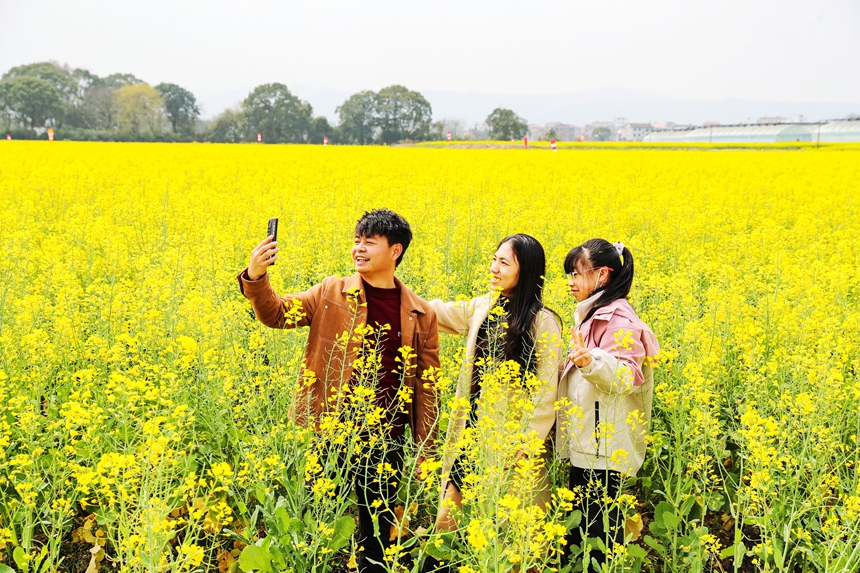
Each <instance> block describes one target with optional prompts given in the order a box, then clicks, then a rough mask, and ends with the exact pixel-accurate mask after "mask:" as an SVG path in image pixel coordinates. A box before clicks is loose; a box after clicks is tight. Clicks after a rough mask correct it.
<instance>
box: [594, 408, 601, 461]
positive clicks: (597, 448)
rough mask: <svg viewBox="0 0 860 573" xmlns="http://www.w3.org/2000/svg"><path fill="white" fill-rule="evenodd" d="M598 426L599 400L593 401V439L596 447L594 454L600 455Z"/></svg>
mask: <svg viewBox="0 0 860 573" xmlns="http://www.w3.org/2000/svg"><path fill="white" fill-rule="evenodd" d="M599 427H600V401H599V400H595V401H594V439H595V443H596V444H595V445H596V448H595V450H594V453H595V455H597V456H599V455H600V432H598V428H599Z"/></svg>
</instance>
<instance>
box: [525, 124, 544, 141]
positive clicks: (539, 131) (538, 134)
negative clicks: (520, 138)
mask: <svg viewBox="0 0 860 573" xmlns="http://www.w3.org/2000/svg"><path fill="white" fill-rule="evenodd" d="M544 135H546V128H545V127H543V126H542V125H538V124H536V123H530V124H529V139H531V140H533V141H537V140H539V139H543V136H544Z"/></svg>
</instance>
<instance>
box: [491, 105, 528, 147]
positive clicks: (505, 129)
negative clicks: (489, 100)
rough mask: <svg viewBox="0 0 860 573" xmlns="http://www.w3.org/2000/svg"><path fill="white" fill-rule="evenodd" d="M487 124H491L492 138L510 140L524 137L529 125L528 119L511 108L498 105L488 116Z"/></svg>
mask: <svg viewBox="0 0 860 573" xmlns="http://www.w3.org/2000/svg"><path fill="white" fill-rule="evenodd" d="M486 122H487V125H488V126H490V133H489V137H490V139H496V140H509V139H522V138H523V137H525V135H526V133H528V130H529V126H528V124H527V123H526V120H524V119H523V118H521V117H520V116H518V115H517V114H515V113H514V112H513V111H511V110H509V109H504V108H500V107H497V108H496V109H494V110H493V112H492V113H491V114H490V115H488V116H487V119H486Z"/></svg>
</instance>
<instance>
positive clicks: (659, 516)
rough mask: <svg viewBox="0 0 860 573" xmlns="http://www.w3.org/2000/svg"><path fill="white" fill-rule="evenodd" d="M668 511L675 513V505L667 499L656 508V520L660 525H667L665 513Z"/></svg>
mask: <svg viewBox="0 0 860 573" xmlns="http://www.w3.org/2000/svg"><path fill="white" fill-rule="evenodd" d="M667 511H668V512H670V513H672V514H673V515H674V513H675V506H674V505H672V504H671V503H669V502H667V501H661V502H660V503H658V504H657V507H655V508H654V521H655V522H656V523H657V525H659V526H660V527H666V524H665V523H664V522H663V514H664V513H666V512H667Z"/></svg>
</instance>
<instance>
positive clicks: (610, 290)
mask: <svg viewBox="0 0 860 573" xmlns="http://www.w3.org/2000/svg"><path fill="white" fill-rule="evenodd" d="M597 267H607V268H609V269H610V272H609V279H608V280H607V281H606V283H605V284H604V285H603V286H602V287H600V288H597V289H594V292H593V293H592V296H593V295H595V294H597V293H601V294H600V297H599V298H598V299H597V300H596V301H594V304H593V305H592V306H591V309H589V311H588V314H587V315H586V316H585V318H584V319H583V322H585V321H586V320H588V319H589V318H591V317H592V315H594V313H595V312H596V311H597V310H598V309H600V308H603V307H604V306H608V305H609V304H611V303H612V302H613V301H616V300H618V299H619V298H627V295H628V294H630V287H631V286H633V254H632V253H631V252H630V250H628V249H627V247H623V246H622V250H621V254H620V255H619V253H618V249H616V248H615V245H613V244H612V243H610V242H609V241H606V240H604V239H589V240H587V241H585V242H584V243H582V244H581V245H580V246H578V247H574V248H572V249H571V250H570V252H569V253H567V257H565V259H564V272H565V273H572V272H573V271H576V272H579V273H582V272H586V271H588V270H589V269H593V268H597Z"/></svg>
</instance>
